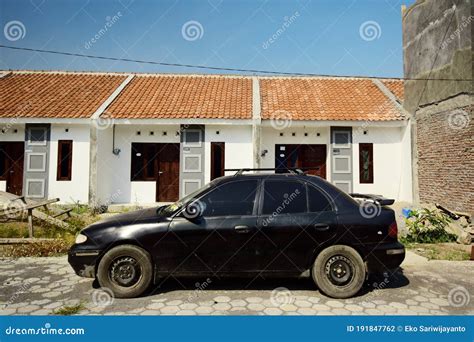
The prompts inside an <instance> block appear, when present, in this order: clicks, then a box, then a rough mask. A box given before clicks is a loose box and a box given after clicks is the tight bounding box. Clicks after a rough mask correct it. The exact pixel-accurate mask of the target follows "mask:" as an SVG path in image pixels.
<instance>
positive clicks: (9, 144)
mask: <svg viewBox="0 0 474 342" xmlns="http://www.w3.org/2000/svg"><path fill="white" fill-rule="evenodd" d="M0 145H3V146H4V147H3V150H4V151H5V154H6V155H12V152H11V150H13V151H15V152H17V150H18V151H19V154H18V158H10V157H7V158H5V166H4V167H5V173H4V174H3V175H0V180H2V181H5V182H6V184H5V191H7V192H9V193H13V194H16V195H18V196H21V195H22V194H23V181H24V167H25V142H24V141H2V142H0ZM15 145H16V148H15V147H13V146H15ZM9 150H10V152H9ZM13 159H15V160H13ZM12 167H17V168H18V172H19V173H20V176H19V179H18V182H17V184H12V177H11V172H10V171H11V168H12ZM15 187H18V189H19V190H18V191H16V192H15V191H14V188H15Z"/></svg>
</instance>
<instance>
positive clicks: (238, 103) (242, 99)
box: [104, 75, 252, 119]
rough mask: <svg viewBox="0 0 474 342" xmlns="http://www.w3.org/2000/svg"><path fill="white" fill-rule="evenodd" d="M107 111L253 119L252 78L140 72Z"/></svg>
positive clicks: (123, 114) (129, 116) (132, 115)
mask: <svg viewBox="0 0 474 342" xmlns="http://www.w3.org/2000/svg"><path fill="white" fill-rule="evenodd" d="M104 114H105V113H104ZM106 115H107V116H108V117H112V118H117V119H118V118H126V119H175V118H180V119H182V118H200V119H250V118H252V79H251V78H249V77H234V76H192V75H189V76H184V75H170V76H164V75H162V76H138V75H137V76H135V77H134V78H133V79H132V81H131V82H130V83H129V84H128V85H127V87H125V89H124V90H123V91H122V93H121V94H120V96H119V97H117V98H116V99H115V101H114V102H112V104H111V105H110V106H109V108H107V110H106Z"/></svg>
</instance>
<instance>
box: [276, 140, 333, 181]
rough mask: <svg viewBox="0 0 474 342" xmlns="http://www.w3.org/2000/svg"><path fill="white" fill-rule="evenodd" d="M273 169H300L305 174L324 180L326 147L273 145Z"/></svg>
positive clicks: (282, 170)
mask: <svg viewBox="0 0 474 342" xmlns="http://www.w3.org/2000/svg"><path fill="white" fill-rule="evenodd" d="M275 168H276V169H281V170H280V171H279V170H277V172H286V171H285V170H284V169H285V168H302V169H304V171H305V172H306V173H307V174H310V175H316V176H319V177H321V178H326V145H317V144H314V145H313V144H309V145H296V144H285V145H275Z"/></svg>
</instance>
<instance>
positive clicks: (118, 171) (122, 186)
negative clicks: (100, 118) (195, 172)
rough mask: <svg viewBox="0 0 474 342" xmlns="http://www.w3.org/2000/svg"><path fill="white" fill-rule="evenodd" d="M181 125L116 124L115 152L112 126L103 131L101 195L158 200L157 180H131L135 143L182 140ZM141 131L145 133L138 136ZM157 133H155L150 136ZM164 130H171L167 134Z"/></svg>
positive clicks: (134, 200)
mask: <svg viewBox="0 0 474 342" xmlns="http://www.w3.org/2000/svg"><path fill="white" fill-rule="evenodd" d="M179 130H180V126H179V125H116V126H115V148H119V149H120V154H119V155H118V156H116V155H114V154H113V153H112V128H109V129H107V130H105V131H102V132H101V134H99V138H98V145H99V147H98V148H99V151H98V158H97V159H98V168H99V170H100V172H99V177H98V180H99V181H98V182H99V184H100V183H102V180H105V182H104V183H102V184H100V185H99V198H101V199H102V200H104V199H105V200H106V201H107V203H108V204H110V203H155V198H156V197H155V193H156V182H153V181H151V182H131V181H130V172H131V165H132V161H131V153H132V151H131V148H132V142H144V143H145V142H147V143H179V141H180V137H179V135H176V132H179ZM138 131H140V132H141V134H140V135H137V132H138ZM150 132H154V135H150ZM163 132H167V135H166V136H164V135H163Z"/></svg>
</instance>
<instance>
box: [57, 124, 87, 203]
mask: <svg viewBox="0 0 474 342" xmlns="http://www.w3.org/2000/svg"><path fill="white" fill-rule="evenodd" d="M58 140H72V142H73V143H72V172H71V176H72V177H71V180H70V181H58V180H57V177H56V172H57V165H58ZM89 140H90V131H89V125H67V124H66V125H61V124H52V125H51V138H50V152H49V179H48V197H50V198H54V197H58V198H59V199H60V200H61V203H77V202H80V203H87V202H88V198H89Z"/></svg>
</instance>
